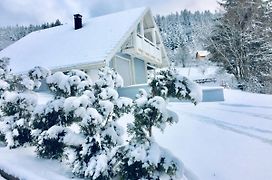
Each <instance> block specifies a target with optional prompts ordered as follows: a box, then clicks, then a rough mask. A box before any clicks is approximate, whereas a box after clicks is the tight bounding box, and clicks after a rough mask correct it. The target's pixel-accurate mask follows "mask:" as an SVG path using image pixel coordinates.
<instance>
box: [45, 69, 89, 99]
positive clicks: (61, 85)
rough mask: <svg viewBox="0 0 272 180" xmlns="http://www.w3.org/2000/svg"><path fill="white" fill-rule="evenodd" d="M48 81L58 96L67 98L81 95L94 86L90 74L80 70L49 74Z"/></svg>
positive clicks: (50, 87)
mask: <svg viewBox="0 0 272 180" xmlns="http://www.w3.org/2000/svg"><path fill="white" fill-rule="evenodd" d="M46 82H47V84H48V86H49V89H50V90H51V91H53V93H54V94H55V95H56V96H61V97H65V98H67V97H70V96H77V95H80V94H82V92H83V91H84V90H87V89H90V87H91V86H92V81H91V79H90V78H89V76H88V75H87V74H86V73H85V72H83V71H80V70H71V71H69V72H67V73H65V74H64V73H63V72H56V73H54V74H53V75H51V76H49V77H48V78H47V79H46Z"/></svg>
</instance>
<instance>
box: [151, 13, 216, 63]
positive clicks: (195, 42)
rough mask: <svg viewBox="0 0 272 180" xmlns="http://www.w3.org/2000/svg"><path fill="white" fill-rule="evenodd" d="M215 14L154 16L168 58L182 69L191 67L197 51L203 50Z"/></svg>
mask: <svg viewBox="0 0 272 180" xmlns="http://www.w3.org/2000/svg"><path fill="white" fill-rule="evenodd" d="M217 16H218V14H217V13H215V14H214V13H211V12H210V11H205V12H199V11H196V12H194V13H192V12H191V11H188V10H183V11H181V12H176V13H175V14H170V15H166V16H160V15H157V16H156V18H155V19H156V23H157V25H158V26H159V29H160V31H161V35H162V38H163V41H164V44H165V46H166V48H167V52H168V56H169V57H170V60H171V61H172V62H175V64H177V65H181V66H183V67H185V66H188V65H189V64H190V65H192V63H193V62H192V61H193V60H194V59H195V54H196V52H197V51H200V50H203V49H204V44H205V42H206V38H207V36H208V34H209V33H210V31H211V29H212V26H213V24H214V19H215V18H216V17H217Z"/></svg>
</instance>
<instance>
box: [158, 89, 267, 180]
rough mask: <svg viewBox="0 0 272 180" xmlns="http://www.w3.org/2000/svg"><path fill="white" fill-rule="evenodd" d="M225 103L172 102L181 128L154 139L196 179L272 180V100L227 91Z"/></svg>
mask: <svg viewBox="0 0 272 180" xmlns="http://www.w3.org/2000/svg"><path fill="white" fill-rule="evenodd" d="M225 99H226V101H225V102H214V103H200V104H199V105H197V106H194V105H192V104H190V103H171V104H170V108H171V109H172V110H174V111H175V112H177V113H178V114H179V117H180V121H179V123H178V124H176V125H173V126H172V127H170V128H169V127H168V128H167V129H166V131H165V133H164V134H161V133H160V132H159V131H156V132H155V134H156V139H157V141H158V143H160V144H161V145H162V146H164V147H166V148H168V149H169V150H171V152H172V153H173V154H174V155H176V156H177V157H178V158H179V159H181V160H182V161H183V163H184V164H185V166H186V167H187V168H188V169H190V170H191V171H192V172H193V173H194V174H195V175H196V176H197V177H198V179H204V180H239V179H247V180H257V179H262V180H266V179H272V171H271V167H272V155H271V152H272V96H271V95H260V94H251V93H245V92H241V91H235V90H225Z"/></svg>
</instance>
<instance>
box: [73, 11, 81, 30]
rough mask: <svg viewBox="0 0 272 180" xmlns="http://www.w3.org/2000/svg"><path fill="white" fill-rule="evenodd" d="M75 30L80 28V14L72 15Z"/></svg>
mask: <svg viewBox="0 0 272 180" xmlns="http://www.w3.org/2000/svg"><path fill="white" fill-rule="evenodd" d="M74 23H75V30H77V29H80V28H82V16H81V15H80V14H75V15H74Z"/></svg>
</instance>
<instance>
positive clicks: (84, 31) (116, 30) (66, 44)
mask: <svg viewBox="0 0 272 180" xmlns="http://www.w3.org/2000/svg"><path fill="white" fill-rule="evenodd" d="M1 57H9V58H10V60H11V62H10V65H11V68H12V69H13V71H14V72H16V73H24V72H27V71H28V70H29V69H31V68H33V67H34V66H42V67H46V68H49V69H51V70H52V72H56V71H63V72H65V71H69V70H71V69H80V70H84V71H86V72H87V73H88V74H89V75H90V76H91V77H92V78H93V79H96V78H97V77H98V76H97V72H98V69H99V68H100V67H103V66H110V67H112V68H115V69H116V70H117V72H118V73H119V74H120V75H121V76H122V77H123V79H124V85H125V86H130V85H135V84H144V83H146V81H147V70H148V69H153V68H155V67H165V66H167V65H168V63H169V62H168V58H167V55H166V51H165V48H164V46H163V43H162V39H161V36H160V34H159V29H158V27H157V25H156V24H155V21H154V18H153V16H152V13H151V11H150V9H149V8H137V9H131V10H127V11H121V12H117V13H113V14H108V15H104V16H100V17H95V18H91V19H88V20H87V19H86V20H85V19H84V17H83V18H82V16H81V15H79V14H76V15H74V23H72V24H64V25H62V26H58V27H54V28H50V29H46V30H40V31H36V32H32V33H30V34H29V35H27V36H25V37H24V38H22V39H20V40H19V41H17V42H16V43H14V44H12V45H10V46H9V47H7V48H6V49H4V50H2V51H0V58H1Z"/></svg>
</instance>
